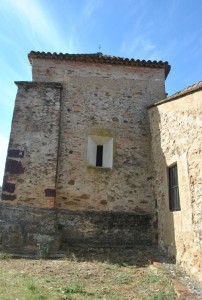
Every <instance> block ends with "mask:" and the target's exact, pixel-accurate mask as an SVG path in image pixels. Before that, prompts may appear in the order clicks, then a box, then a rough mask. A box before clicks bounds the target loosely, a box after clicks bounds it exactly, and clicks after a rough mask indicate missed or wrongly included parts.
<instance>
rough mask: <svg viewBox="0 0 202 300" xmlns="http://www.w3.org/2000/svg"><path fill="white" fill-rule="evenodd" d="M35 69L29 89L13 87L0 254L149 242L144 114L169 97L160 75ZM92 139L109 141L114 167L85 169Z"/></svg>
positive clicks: (59, 65)
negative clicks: (41, 246)
mask: <svg viewBox="0 0 202 300" xmlns="http://www.w3.org/2000/svg"><path fill="white" fill-rule="evenodd" d="M31 63H32V71H33V82H18V83H17V85H18V93H17V98H16V104H15V110H14V116H13V123H12V130H11V137H10V143H9V148H8V157H7V162H6V169H5V179H4V185H3V194H2V203H1V206H2V209H1V223H0V226H1V229H2V231H1V232H2V234H1V236H0V238H1V245H2V247H4V248H5V247H7V248H11V249H12V248H13V247H14V245H15V247H17V246H16V245H18V248H19V249H34V246H35V247H36V244H37V243H39V242H40V241H41V240H46V241H49V242H50V243H51V248H52V249H53V250H54V249H57V248H59V247H61V245H62V244H63V243H67V244H69V245H72V244H82V243H83V244H85V243H87V244H90V245H92V244H100V245H105V244H123V243H124V244H130V245H135V244H140V243H141V244H149V243H151V240H152V234H151V230H152V229H151V214H152V209H153V202H154V201H153V193H152V180H153V171H152V164H151V151H150V149H151V140H150V129H149V119H148V111H147V109H146V107H147V106H148V105H150V104H152V103H153V102H154V101H158V100H160V99H163V98H164V97H165V87H164V81H165V71H164V69H163V68H155V67H151V68H149V67H136V66H126V65H121V64H117V65H111V64H110V63H105V64H102V63H91V62H81V61H68V60H62V61H61V60H57V59H43V58H35V57H33V59H32V60H31ZM89 136H90V137H92V136H93V137H97V138H98V139H102V138H104V139H107V138H110V139H113V153H112V156H113V163H112V168H98V167H95V166H92V165H89V163H88V161H87V152H88V137H89ZM11 216H13V217H11ZM35 220H37V223H36V221H35ZM12 222H13V223H12ZM36 224H38V225H36ZM44 226H45V228H46V227H47V228H48V229H47V230H46V229H45V228H44ZM9 232H10V233H9ZM11 233H12V234H11ZM11 236H12V238H11ZM19 236H20V237H21V238H20V239H19V242H18V243H17V242H16V241H17V239H18V237H19ZM56 236H57V238H56ZM58 239H60V242H59V241H58ZM11 240H12V241H11ZM23 247H24V248H23Z"/></svg>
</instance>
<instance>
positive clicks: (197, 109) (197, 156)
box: [149, 81, 202, 280]
mask: <svg viewBox="0 0 202 300" xmlns="http://www.w3.org/2000/svg"><path fill="white" fill-rule="evenodd" d="M149 115H150V127H151V136H152V158H153V166H154V174H155V176H154V177H155V180H154V195H155V200H156V208H155V213H154V217H155V218H156V224H158V225H156V228H157V233H158V242H159V244H160V246H161V247H162V248H163V249H164V250H165V251H166V252H167V253H168V255H169V256H171V257H173V258H175V259H176V261H177V263H180V264H181V265H182V266H183V267H184V268H185V269H186V270H187V271H188V272H191V273H192V274H195V275H198V277H199V279H200V280H201V278H202V276H201V275H202V274H201V273H202V217H201V215H202V81H201V82H199V83H198V84H195V85H193V86H191V87H188V88H186V89H185V90H183V91H181V92H179V93H176V94H174V95H173V96H171V97H168V98H166V99H165V100H163V101H160V102H157V103H155V104H153V105H151V106H150V108H149ZM173 171H174V172H176V175H177V178H178V182H177V184H176V187H174V186H173V187H170V193H169V181H171V178H169V172H173ZM170 175H171V177H172V174H170ZM174 175H175V174H174ZM172 189H173V191H174V193H178V194H177V197H176V196H174V197H173V195H172ZM177 190H178V191H177ZM172 198H176V200H174V202H172ZM169 204H170V205H169Z"/></svg>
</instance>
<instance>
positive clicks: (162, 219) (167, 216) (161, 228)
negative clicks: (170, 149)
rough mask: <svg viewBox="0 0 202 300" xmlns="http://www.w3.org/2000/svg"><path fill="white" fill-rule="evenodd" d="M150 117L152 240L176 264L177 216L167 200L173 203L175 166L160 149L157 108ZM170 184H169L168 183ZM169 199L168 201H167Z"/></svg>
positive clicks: (159, 127) (159, 123)
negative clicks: (172, 168)
mask: <svg viewBox="0 0 202 300" xmlns="http://www.w3.org/2000/svg"><path fill="white" fill-rule="evenodd" d="M149 115H150V129H151V135H152V163H153V168H154V182H153V192H154V199H155V204H154V219H153V228H154V239H155V243H157V244H158V245H159V247H160V249H161V250H163V252H164V253H165V254H166V256H168V258H169V259H171V260H172V262H173V263H175V262H176V255H177V250H176V237H175V234H176V232H175V224H174V214H176V213H177V214H178V212H177V211H176V212H175V211H173V212H172V211H171V210H170V205H169V200H170V201H171V204H172V203H173V202H175V200H174V199H173V196H174V197H175V195H174V194H175V192H174V193H173V195H172V192H171V193H170V196H169V181H170V180H174V179H176V178H173V179H171V178H170V180H169V166H173V165H175V161H174V160H173V161H172V163H171V164H169V163H168V161H167V159H166V157H165V155H164V152H163V149H162V146H161V145H162V139H163V137H162V131H161V129H162V128H161V124H162V122H161V116H160V114H159V111H158V107H156V106H155V107H152V108H151V109H149ZM170 184H171V182H170ZM169 197H170V199H169ZM171 198H172V199H171Z"/></svg>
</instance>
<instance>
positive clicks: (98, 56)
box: [28, 51, 170, 77]
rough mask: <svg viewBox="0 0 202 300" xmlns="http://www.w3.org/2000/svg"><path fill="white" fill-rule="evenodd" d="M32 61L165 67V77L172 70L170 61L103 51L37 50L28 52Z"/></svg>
mask: <svg viewBox="0 0 202 300" xmlns="http://www.w3.org/2000/svg"><path fill="white" fill-rule="evenodd" d="M28 58H29V61H30V63H31V64H32V60H33V59H35V58H37V59H40V58H41V59H54V60H68V61H79V62H92V63H101V64H113V65H124V66H134V67H143V68H155V69H164V71H165V77H167V76H168V73H169V71H170V65H169V64H168V62H167V61H166V62H162V61H151V60H148V61H145V60H139V59H133V58H132V59H129V58H122V57H117V56H109V55H104V54H102V53H101V52H98V53H93V54H68V53H65V54H63V53H59V54H58V53H55V52H54V53H50V52H47V53H46V52H38V51H37V52H35V51H31V52H30V53H29V54H28Z"/></svg>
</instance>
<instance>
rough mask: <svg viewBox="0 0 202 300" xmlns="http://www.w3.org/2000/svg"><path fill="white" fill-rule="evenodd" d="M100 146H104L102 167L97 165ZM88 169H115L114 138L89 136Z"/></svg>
mask: <svg viewBox="0 0 202 300" xmlns="http://www.w3.org/2000/svg"><path fill="white" fill-rule="evenodd" d="M98 146H103V153H102V156H103V157H102V165H101V166H100V165H99V166H98V165H97V150H98ZM87 164H88V167H94V168H97V169H105V170H106V169H112V167H113V137H109V136H99V135H89V136H88V139H87Z"/></svg>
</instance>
